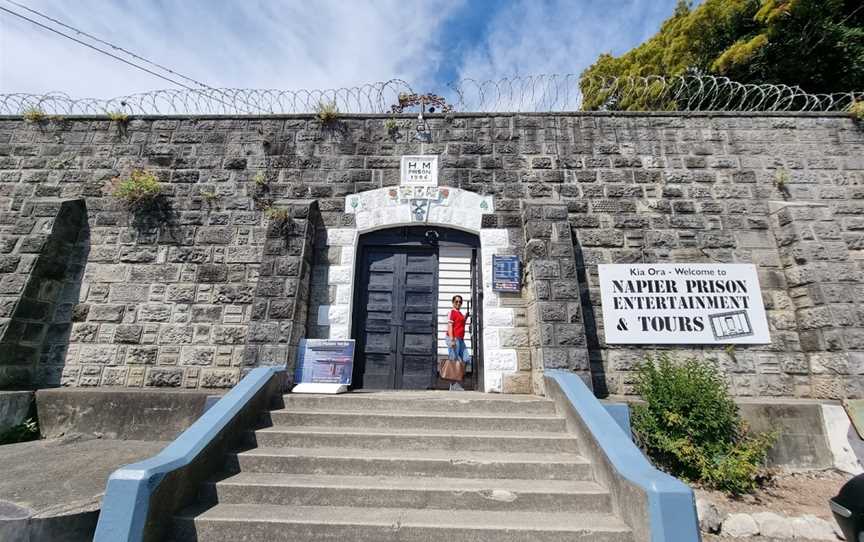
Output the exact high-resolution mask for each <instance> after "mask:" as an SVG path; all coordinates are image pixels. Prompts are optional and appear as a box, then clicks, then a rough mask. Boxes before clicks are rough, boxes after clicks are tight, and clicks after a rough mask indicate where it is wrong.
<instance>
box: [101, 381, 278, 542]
mask: <svg viewBox="0 0 864 542" xmlns="http://www.w3.org/2000/svg"><path fill="white" fill-rule="evenodd" d="M284 370H285V369H284V368H282V367H259V368H256V369H252V371H250V372H249V374H247V375H246V377H245V378H243V380H241V381H240V383H238V384H237V385H236V386H234V387H233V388H232V389H231V390H230V391H229V392H228V393H226V394H225V395H224V396H223V397H222V398H221V399H220V400H219V401H218V402H217V403H216V404H215V405H213V406H212V407H211V408H210V409H209V410H207V412H205V413H204V414H203V415H202V416H201V417H200V418H198V420H196V421H195V423H193V424H192V425H191V426H189V428H188V429H186V431H184V432H183V433H181V434H180V436H178V437H177V438H176V439H175V440H174V441H172V442H171V443H170V444H168V445H167V446H166V447H165V448H163V449H162V451H161V452H159V453H158V454H157V455H155V456H153V457H151V458H149V459H145V460H144V461H139V462H138V463H133V464H131V465H126V466H125V467H121V468H119V469H117V470H116V471H114V472H113V473H112V474H111V476H110V477H109V478H108V486H107V488H106V490H105V496H104V497H103V498H102V510H101V511H100V513H99V522H98V524H97V526H96V535H95V537H94V538H93V541H94V542H118V541H127V542H141V541H142V540H143V539H144V528H145V525H146V523H147V519H148V514H149V512H150V501H151V497H152V495H153V493H154V492H155V491H156V488H158V487H159V484H160V483H161V482H162V480H163V479H164V478H165V477H166V476H167V475H169V474H170V473H171V472H172V471H175V470H177V469H180V468H183V467H185V466H187V465H189V464H190V463H192V461H194V460H195V458H196V457H198V455H199V454H200V453H201V452H202V451H203V450H204V449H205V448H206V447H207V446H208V445H209V444H210V443H211V442H213V440H214V439H216V438H217V437H218V436H219V435H220V433H221V432H222V431H223V430H224V429H225V428H226V427H227V426H228V424H229V423H230V422H231V421H232V420H234V418H235V417H236V416H237V415H238V414H239V413H240V412H241V411H242V409H243V407H245V406H246V405H247V403H249V401H251V400H252V399H253V398H254V397H255V396H256V395H257V394H258V393H259V392H260V391H261V390H262V389H263V388H264V387H265V386H266V385H267V384H268V383H269V382H270V380H271V379H272V378H273V377H274V376H276V375H277V373H279V372H281V371H284Z"/></svg>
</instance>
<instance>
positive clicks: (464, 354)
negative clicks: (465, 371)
mask: <svg viewBox="0 0 864 542" xmlns="http://www.w3.org/2000/svg"><path fill="white" fill-rule="evenodd" d="M448 341H449V342H448V343H447V356H448V357H449V358H450V359H451V360H461V361H462V362H464V363H465V364H466V365H467V364H468V358H469V356H468V349H467V348H465V340H464V339H456V346H453V342H452V339H449V338H448Z"/></svg>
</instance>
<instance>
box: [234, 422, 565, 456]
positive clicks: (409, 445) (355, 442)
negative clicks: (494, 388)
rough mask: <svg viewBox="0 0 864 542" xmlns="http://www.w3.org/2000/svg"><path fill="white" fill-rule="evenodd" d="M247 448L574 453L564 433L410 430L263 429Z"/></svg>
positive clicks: (250, 437) (256, 433) (278, 427)
mask: <svg viewBox="0 0 864 542" xmlns="http://www.w3.org/2000/svg"><path fill="white" fill-rule="evenodd" d="M247 440H248V442H249V443H250V444H253V445H256V446H262V447H265V448H277V447H285V446H288V447H294V448H340V447H349V448H364V449H379V450H384V449H388V448H389V449H394V450H453V451H476V452H494V451H498V452H514V453H520V452H521V453H529V452H574V453H575V452H578V451H579V447H578V445H577V440H576V438H574V437H573V436H572V435H570V434H568V433H533V432H532V433H515V432H505V431H498V432H494V431H440V430H438V431H423V432H418V431H416V430H413V429H388V430H386V431H384V430H381V429H377V428H343V427H297V428H291V427H286V426H277V427H267V428H263V429H258V430H257V431H254V432H253V431H250V432H249V433H248V435H247Z"/></svg>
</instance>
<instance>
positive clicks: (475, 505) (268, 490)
mask: <svg viewBox="0 0 864 542" xmlns="http://www.w3.org/2000/svg"><path fill="white" fill-rule="evenodd" d="M201 498H202V500H203V501H204V502H210V503H216V502H219V503H223V504H276V505H282V506H359V507H371V508H441V509H445V508H451V509H456V510H515V511H520V510H521V511H528V510H535V511H538V512H569V513H575V512H597V513H608V512H611V511H612V504H611V501H610V497H609V492H608V491H607V490H605V489H604V488H602V487H601V486H600V485H599V484H597V483H596V482H587V481H576V480H542V481H536V480H509V479H497V480H479V479H466V478H420V477H367V476H327V475H319V474H312V475H298V474H273V473H254V472H243V473H240V474H236V475H234V476H230V477H228V478H226V479H224V480H219V481H214V482H211V483H208V484H205V485H204V486H203V487H202V495H201Z"/></svg>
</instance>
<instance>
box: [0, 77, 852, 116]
mask: <svg viewBox="0 0 864 542" xmlns="http://www.w3.org/2000/svg"><path fill="white" fill-rule="evenodd" d="M418 97H419V100H418V99H417V98H418ZM424 97H432V98H434V100H433V99H432V98H429V99H428V100H427V104H428V103H431V104H433V105H437V106H438V110H439V111H442V110H444V111H451V110H452V111H457V112H476V113H499V112H500V113H507V112H510V113H520V112H568V111H717V112H723V111H728V112H805V111H812V112H827V111H845V110H847V109H848V108H849V107H850V106H851V105H852V104H853V103H855V102H856V101H864V91H862V92H852V91H850V92H844V93H833V94H813V93H808V92H805V91H804V90H803V89H801V88H800V87H798V86H792V85H782V84H747V83H739V82H736V81H733V80H731V79H728V78H726V77H715V76H709V75H684V76H675V77H660V76H647V77H609V78H593V77H581V76H579V75H575V74H540V75H529V76H518V77H505V78H501V79H497V80H492V79H489V80H478V79H470V78H468V79H461V80H459V81H454V82H452V83H450V84H448V85H447V86H446V88H445V89H444V91H443V92H441V93H439V94H433V93H425V94H418V93H416V92H415V91H414V89H413V88H412V86H411V85H410V84H409V83H407V82H406V81H404V80H402V79H391V80H389V81H384V82H376V83H369V84H363V85H358V86H354V87H342V88H333V89H311V90H306V89H300V90H279V89H244V88H202V89H167V90H154V91H150V92H143V93H138V94H130V95H128V96H121V97H117V98H110V99H96V98H73V97H71V96H69V95H67V94H65V93H62V92H52V93H48V94H24V93H16V94H0V114H4V115H19V114H22V113H24V112H26V111H28V110H38V111H40V112H42V113H45V114H47V115H101V114H106V113H124V114H127V115H144V114H162V115H210V114H223V115H244V114H261V115H267V114H309V113H315V112H316V111H318V110H319V109H320V108H321V107H322V104H328V105H335V107H336V108H337V109H338V110H339V111H340V112H342V113H378V114H383V113H391V112H393V111H397V110H398V111H402V112H409V111H411V110H412V108H410V107H409V108H406V107H401V106H404V104H405V103H411V104H414V106H413V111H415V112H416V111H417V110H418V109H419V108H421V107H423V103H424V100H423V99H424ZM408 98H413V99H411V100H409V99H408ZM415 102H419V103H415ZM442 105H443V107H442Z"/></svg>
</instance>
